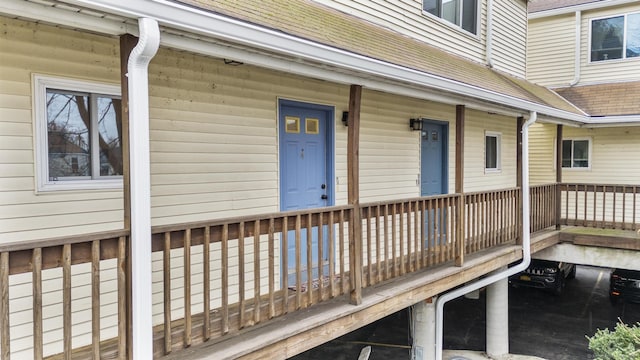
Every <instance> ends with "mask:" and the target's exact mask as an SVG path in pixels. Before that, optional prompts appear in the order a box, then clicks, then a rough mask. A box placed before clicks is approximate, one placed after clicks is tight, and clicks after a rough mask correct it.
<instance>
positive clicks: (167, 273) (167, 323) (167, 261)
mask: <svg viewBox="0 0 640 360" xmlns="http://www.w3.org/2000/svg"><path fill="white" fill-rule="evenodd" d="M162 276H163V280H164V290H163V292H164V353H165V354H169V353H170V352H171V233H170V232H165V233H164V250H163V253H162Z"/></svg>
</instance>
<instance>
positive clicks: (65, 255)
mask: <svg viewBox="0 0 640 360" xmlns="http://www.w3.org/2000/svg"><path fill="white" fill-rule="evenodd" d="M71 328H72V323H71V244H64V245H63V246H62V333H63V335H62V339H63V342H64V358H65V359H67V360H70V359H71V354H72V352H71V349H72V345H71V336H72V335H71Z"/></svg>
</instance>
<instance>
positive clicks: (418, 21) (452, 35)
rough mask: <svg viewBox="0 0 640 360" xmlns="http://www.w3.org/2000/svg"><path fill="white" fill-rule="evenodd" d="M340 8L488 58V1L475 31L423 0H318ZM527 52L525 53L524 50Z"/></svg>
mask: <svg viewBox="0 0 640 360" xmlns="http://www.w3.org/2000/svg"><path fill="white" fill-rule="evenodd" d="M315 1H316V2H319V3H322V4H324V5H326V6H329V7H332V8H335V9H337V10H339V11H342V12H345V13H348V14H351V15H354V16H357V17H359V18H361V19H364V20H367V21H370V22H372V23H375V24H378V25H380V26H383V27H386V28H389V29H391V30H393V31H397V32H399V33H402V34H404V35H407V36H410V37H412V38H415V39H418V40H421V41H424V42H425V43H427V44H430V45H433V46H436V47H438V48H440V49H442V50H445V51H448V52H450V53H453V54H456V55H459V56H464V57H466V58H468V59H471V60H474V61H476V62H484V61H485V56H484V54H485V52H484V46H485V29H486V26H485V24H486V1H483V0H478V1H479V2H480V3H481V4H480V7H479V10H480V11H479V12H480V15H479V17H478V20H479V23H480V24H479V30H478V34H477V35H473V34H471V33H468V32H466V31H464V30H462V29H461V28H460V27H458V26H456V25H453V24H450V23H448V22H446V21H444V20H442V19H439V18H437V17H435V16H432V15H431V14H424V13H423V12H422V1H421V0H399V1H393V0H373V1H365V0H315ZM523 56H524V54H523Z"/></svg>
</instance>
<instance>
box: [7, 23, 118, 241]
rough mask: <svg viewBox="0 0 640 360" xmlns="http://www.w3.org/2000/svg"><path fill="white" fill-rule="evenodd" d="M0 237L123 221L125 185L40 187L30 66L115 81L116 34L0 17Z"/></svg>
mask: <svg viewBox="0 0 640 360" xmlns="http://www.w3.org/2000/svg"><path fill="white" fill-rule="evenodd" d="M0 23H1V24H2V25H1V26H2V27H3V32H1V33H0V48H2V54H1V55H0V57H1V61H0V170H1V171H0V242H2V243H9V242H18V241H26V240H31V239H38V238H47V237H55V236H64V235H70V234H78V233H86V232H97V231H104V230H113V229H119V228H122V218H123V212H122V207H123V205H122V192H121V191H90V192H51V193H42V194H36V192H35V183H36V180H35V170H34V168H35V164H34V161H35V160H34V159H35V149H34V140H33V136H34V135H33V119H32V108H31V107H32V99H31V96H32V92H31V81H32V78H31V76H32V74H33V73H40V74H47V75H54V76H61V77H68V78H81V79H90V80H93V81H99V82H104V83H118V82H119V80H120V68H119V67H120V65H119V55H118V41H117V40H116V39H113V38H105V37H99V36H95V35H90V34H83V33H78V32H73V31H68V30H60V29H55V28H52V27H49V26H46V25H37V24H33V23H27V22H23V21H18V20H11V19H8V18H4V17H0Z"/></svg>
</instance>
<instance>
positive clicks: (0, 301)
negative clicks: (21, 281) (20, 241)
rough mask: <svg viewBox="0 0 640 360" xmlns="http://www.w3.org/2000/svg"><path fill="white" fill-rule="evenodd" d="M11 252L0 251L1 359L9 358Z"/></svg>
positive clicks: (7, 359) (6, 359)
mask: <svg viewBox="0 0 640 360" xmlns="http://www.w3.org/2000/svg"><path fill="white" fill-rule="evenodd" d="M9 325H10V324H9V253H8V252H3V253H0V360H9V356H10V354H11V347H10V344H11V337H10V336H11V333H10V326H9Z"/></svg>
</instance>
